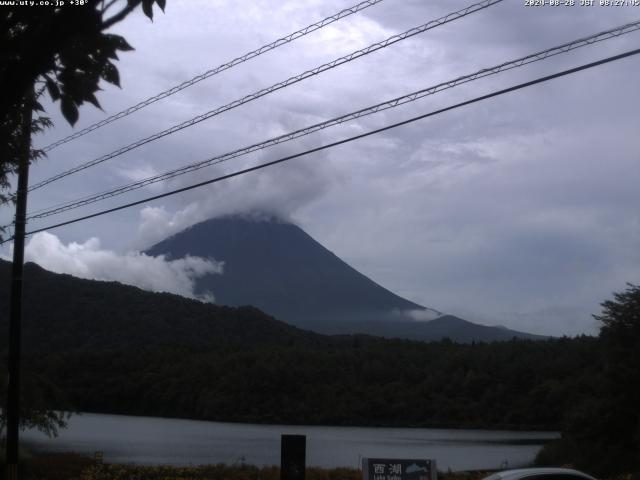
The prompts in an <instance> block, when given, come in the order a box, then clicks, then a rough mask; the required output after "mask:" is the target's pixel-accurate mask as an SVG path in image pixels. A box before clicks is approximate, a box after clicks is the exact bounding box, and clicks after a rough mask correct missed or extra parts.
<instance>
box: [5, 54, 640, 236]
mask: <svg viewBox="0 0 640 480" xmlns="http://www.w3.org/2000/svg"><path fill="white" fill-rule="evenodd" d="M639 53H640V48H639V49H635V50H630V51H627V52H624V53H621V54H619V55H614V56H611V57H607V58H604V59H602V60H598V61H596V62H591V63H587V64H584V65H581V66H579V67H575V68H571V69H568V70H563V71H561V72H558V73H554V74H552V75H547V76H544V77H540V78H537V79H535V80H531V81H528V82H524V83H520V84H518V85H515V86H512V87H509V88H505V89H502V90H498V91H495V92H493V93H489V94H487V95H482V96H480V97H476V98H473V99H471V100H467V101H464V102H461V103H457V104H455V105H451V106H449V107H446V108H441V109H438V110H435V111H432V112H429V113H425V114H423V115H418V116H417V117H413V118H410V119H408V120H403V121H401V122H397V123H394V124H391V125H387V126H385V127H382V128H377V129H375V130H370V131H369V132H365V133H362V134H360V135H355V136H352V137H349V138H345V139H343V140H339V141H337V142H332V143H329V144H326V145H322V146H320V147H316V148H312V149H309V150H305V151H304V152H300V153H296V154H294V155H289V156H286V157H282V158H279V159H277V160H273V161H270V162H266V163H262V164H259V165H255V166H253V167H249V168H245V169H243V170H239V171H236V172H233V173H229V174H226V175H222V176H219V177H216V178H212V179H210V180H206V181H204V182H200V183H196V184H193V185H189V186H187V187H182V188H178V189H176V190H172V191H169V192H165V193H161V194H159V195H154V196H152V197H147V198H144V199H142V200H137V201H135V202H130V203H126V204H124V205H120V206H117V207H113V208H108V209H106V210H102V211H99V212H96V213H92V214H90V215H84V216H82V217H78V218H74V219H72V220H67V221H65V222H61V223H57V224H54V225H49V226H47V227H43V228H38V229H35V230H31V231H30V232H27V234H26V235H33V234H34V233H38V232H43V231H45V230H52V229H54V228H59V227H63V226H65V225H70V224H73V223H77V222H80V221H84V220H88V219H91V218H95V217H99V216H102V215H106V214H108V213H113V212H117V211H119V210H124V209H126V208H130V207H134V206H136V205H141V204H143V203H147V202H150V201H153V200H158V199H160V198H165V197H169V196H172V195H176V194H178V193H182V192H186V191H189V190H193V189H195V188H199V187H202V186H205V185H210V184H213V183H217V182H221V181H223V180H227V179H229V178H233V177H237V176H240V175H244V174H246V173H249V172H253V171H256V170H260V169H263V168H267V167H271V166H273V165H277V164H280V163H283V162H287V161H289V160H293V159H295V158H299V157H303V156H306V155H309V154H311V153H315V152H319V151H322V150H326V149H329V148H333V147H336V146H338V145H342V144H345V143H349V142H353V141H355V140H359V139H362V138H365V137H369V136H371V135H375V134H378V133H382V132H385V131H387V130H391V129H394V128H397V127H400V126H403V125H408V124H410V123H413V122H416V121H418V120H422V119H425V118H428V117H433V116H435V115H439V114H441V113H444V112H448V111H451V110H455V109H457V108H460V107H464V106H467V105H471V104H473V103H477V102H480V101H483V100H487V99H490V98H494V97H497V96H499V95H504V94H506V93H510V92H514V91H516V90H521V89H523V88H526V87H530V86H533V85H537V84H540V83H544V82H547V81H550V80H553V79H556V78H560V77H563V76H566V75H570V74H573V73H577V72H580V71H582V70H587V69H589V68H593V67H596V66H599V65H604V64H606V63H610V62H613V61H616V60H621V59H623V58H627V57H630V56H632V55H637V54H639ZM10 240H12V239H11V238H9V239H7V240H5V241H3V242H1V243H0V245H1V244H3V243H6V242H8V241H10Z"/></svg>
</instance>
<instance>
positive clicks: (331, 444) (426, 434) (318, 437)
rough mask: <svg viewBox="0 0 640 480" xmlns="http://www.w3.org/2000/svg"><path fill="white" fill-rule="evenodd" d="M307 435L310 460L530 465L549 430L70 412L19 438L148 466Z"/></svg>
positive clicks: (267, 458) (266, 461) (269, 454)
mask: <svg viewBox="0 0 640 480" xmlns="http://www.w3.org/2000/svg"><path fill="white" fill-rule="evenodd" d="M282 434H299V435H300V434H301V435H306V436H307V464H308V465H310V466H319V467H357V466H358V464H359V462H360V459H361V458H362V457H380V458H425V459H426V458H432V459H436V461H437V465H438V468H439V469H440V470H446V469H449V468H450V469H451V470H472V469H485V468H486V469H493V468H500V466H501V465H504V462H507V464H508V466H509V467H516V466H522V465H525V464H528V463H530V462H531V461H532V460H533V459H534V457H535V455H536V453H537V452H538V450H539V449H540V447H541V446H542V445H543V444H544V443H545V442H547V441H549V440H550V439H553V438H556V437H557V435H556V434H554V433H549V432H510V431H490V430H445V429H425V428H415V429H414V428H360V427H310V426H284V425H254V424H234V423H216V422H202V421H195V420H177V419H166V418H152V417H130V416H122V415H97V414H82V415H74V416H73V417H72V418H71V420H70V421H69V428H68V429H66V430H63V431H61V432H60V436H59V437H58V438H55V439H49V438H47V437H45V436H44V435H42V434H40V433H38V432H25V433H24V434H23V436H22V438H23V439H24V440H25V442H28V443H29V444H31V445H33V446H34V447H36V448H40V449H46V450H50V451H74V452H80V453H91V454H93V452H95V451H102V452H104V461H105V462H113V463H136V464H145V465H159V464H170V465H201V464H210V463H229V464H232V463H236V462H240V461H244V462H245V463H249V464H254V465H277V464H278V463H279V461H280V435H282Z"/></svg>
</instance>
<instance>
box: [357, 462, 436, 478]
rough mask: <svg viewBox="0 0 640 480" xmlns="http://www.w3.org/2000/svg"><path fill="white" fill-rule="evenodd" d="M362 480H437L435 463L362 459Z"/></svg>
mask: <svg viewBox="0 0 640 480" xmlns="http://www.w3.org/2000/svg"><path fill="white" fill-rule="evenodd" d="M362 480H437V470H436V461H435V460H413V459H399V458H363V459H362Z"/></svg>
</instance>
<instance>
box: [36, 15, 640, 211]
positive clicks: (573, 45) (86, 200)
mask: <svg viewBox="0 0 640 480" xmlns="http://www.w3.org/2000/svg"><path fill="white" fill-rule="evenodd" d="M639 29H640V20H639V21H636V22H632V23H628V24H625V25H622V26H618V27H615V28H611V29H609V30H606V31H603V32H600V33H597V34H594V35H590V36H588V37H582V38H579V39H577V40H573V41H571V42H567V43H564V44H562V45H559V46H556V47H552V48H549V49H546V50H542V51H539V52H536V53H533V54H530V55H527V56H524V57H520V58H517V59H515V60H510V61H507V62H503V63H501V64H499V65H496V66H493V67H488V68H484V69H482V70H479V71H477V72H475V73H472V74H469V75H465V76H461V77H458V78H456V79H454V80H449V81H447V82H442V83H439V84H437V85H435V86H431V87H428V88H425V89H422V90H418V91H416V92H413V93H410V94H407V95H403V96H401V97H396V98H394V99H391V100H387V101H385V102H382V103H378V104H376V105H373V106H370V107H367V108H363V109H361V110H358V111H355V112H351V113H348V114H345V115H341V116H339V117H335V118H332V119H330V120H326V121H323V122H320V123H316V124H315V125H311V126H307V127H304V128H301V129H299V130H295V131H293V132H289V133H286V134H283V135H280V136H277V137H274V138H271V139H269V140H266V141H263V142H260V143H256V144H253V145H250V146H248V147H243V148H240V149H237V150H233V151H231V152H227V153H224V154H222V155H217V156H215V157H211V158H209V159H207V160H203V161H201V162H197V163H192V164H189V165H186V166H184V167H180V168H177V169H174V170H170V171H168V172H164V173H161V174H158V175H155V176H152V177H148V178H145V179H142V180H139V181H137V182H133V183H130V184H128V185H124V186H121V187H118V188H115V189H112V190H108V191H105V192H101V193H98V194H92V195H88V196H85V197H82V198H79V199H76V200H72V201H70V202H64V203H62V204H58V205H55V206H52V207H47V208H44V209H40V210H36V211H34V212H30V214H29V216H28V219H37V218H45V217H48V216H51V215H56V214H59V213H62V212H65V211H68V210H72V209H75V208H79V207H82V206H85V205H89V204H92V203H95V202H98V201H101V200H105V199H107V198H112V197H115V196H117V195H122V194H124V193H127V192H130V191H133V190H137V189H139V188H143V187H146V186H148V185H152V184H154V183H157V182H160V181H163V180H169V179H171V178H174V177H176V176H179V175H184V174H186V173H189V172H193V171H196V170H200V169H201V168H205V167H209V166H211V165H216V164H219V163H222V162H226V161H229V160H231V159H233V158H237V157H240V156H243V155H247V154H249V153H253V152H256V151H258V150H262V149H265V148H268V147H272V146H274V145H278V144H281V143H284V142H288V141H291V140H294V139H297V138H300V137H303V136H306V135H309V134H311V133H314V132H317V131H319V130H323V129H325V128H329V127H332V126H335V125H340V124H343V123H346V122H348V121H351V120H355V119H358V118H362V117H364V116H367V115H371V114H374V113H377V112H381V111H384V110H388V109H391V108H395V107H398V106H400V105H403V104H406V103H409V102H413V101H415V100H418V99H420V98H424V97H426V96H428V95H433V94H436V93H438V92H440V91H443V90H446V89H450V88H454V87H456V86H458V85H461V84H464V83H468V82H471V81H474V80H477V79H479V78H483V77H486V76H489V75H494V74H497V73H500V72H503V71H507V70H510V69H513V68H518V67H521V66H524V65H528V64H530V63H534V62H537V61H541V60H544V59H546V58H549V57H552V56H555V55H559V54H561V53H566V52H569V51H572V50H575V49H577V48H580V47H584V46H587V45H592V44H594V43H596V42H600V41H603V40H607V39H611V38H616V37H619V36H620V35H624V34H626V33H630V32H633V31H636V30H639Z"/></svg>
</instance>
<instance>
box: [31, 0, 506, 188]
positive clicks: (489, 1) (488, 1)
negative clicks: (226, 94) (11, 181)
mask: <svg viewBox="0 0 640 480" xmlns="http://www.w3.org/2000/svg"><path fill="white" fill-rule="evenodd" d="M502 1H503V0H484V1H482V2H479V3H475V4H473V5H470V6H468V7H466V8H463V9H461V10H458V11H456V12H452V13H449V14H447V15H445V16H444V17H441V18H438V19H437V20H432V21H430V22H428V23H425V24H423V25H420V26H418V27H414V28H411V29H409V30H407V31H406V32H403V33H400V34H398V35H393V36H391V37H389V38H387V39H386V40H383V41H382V42H377V43H374V44H372V45H369V46H368V47H366V48H363V49H360V50H356V51H355V52H353V53H350V54H349V55H345V56H343V57H340V58H338V59H336V60H333V61H332V62H329V63H325V64H324V65H321V66H319V67H316V68H314V69H312V70H307V71H306V72H303V73H301V74H300V75H296V76H293V77H290V78H288V79H287V80H284V81H282V82H278V83H276V84H274V85H272V86H270V87H267V88H263V89H262V90H258V91H257V92H254V93H252V94H249V95H246V96H244V97H242V98H240V99H238V100H234V101H233V102H231V103H228V104H226V105H223V106H221V107H218V108H216V109H214V110H211V111H209V112H206V113H203V114H201V115H198V116H197V117H194V118H192V119H191V120H187V121H185V122H182V123H180V124H178V125H174V126H173V127H170V128H168V129H166V130H163V131H161V132H158V133H155V134H153V135H151V136H149V137H146V138H144V139H142V140H138V141H137V142H134V143H132V144H130V145H127V146H125V147H122V148H119V149H118V150H115V151H113V152H111V153H108V154H106V155H103V156H101V157H98V158H96V159H94V160H90V161H88V162H85V163H82V164H81V165H78V166H76V167H74V168H71V169H69V170H67V171H65V172H62V173H59V174H57V175H54V176H53V177H50V178H47V179H45V180H42V181H41V182H38V183H36V184H34V185H32V186H31V187H29V191H33V190H36V189H38V188H42V187H44V186H45V185H48V184H50V183H52V182H55V181H57V180H60V179H61V178H64V177H67V176H69V175H72V174H74V173H77V172H80V171H82V170H85V169H87V168H90V167H93V166H95V165H98V164H100V163H102V162H105V161H107V160H110V159H112V158H115V157H117V156H119V155H122V154H124V153H127V152H130V151H131V150H134V149H136V148H138V147H141V146H142V145H146V144H147V143H150V142H153V141H154V140H158V139H159V138H162V137H166V136H167V135H171V134H173V133H176V132H178V131H180V130H182V129H185V128H187V127H191V126H193V125H195V124H197V123H200V122H202V121H204V120H207V119H209V118H211V117H214V116H216V115H220V114H221V113H224V112H227V111H229V110H231V109H234V108H236V107H239V106H240V105H243V104H245V103H248V102H251V101H253V100H256V99H258V98H260V97H263V96H265V95H268V94H270V93H273V92H275V91H277V90H280V89H283V88H285V87H288V86H290V85H293V84H295V83H298V82H300V81H302V80H305V79H307V78H309V77H313V76H315V75H318V74H320V73H322V72H325V71H327V70H330V69H332V68H335V67H337V66H339V65H342V64H345V63H348V62H351V61H352V60H355V59H357V58H360V57H363V56H365V55H368V54H370V53H372V52H375V51H377V50H381V49H383V48H386V47H388V46H390V45H393V44H395V43H397V42H400V41H402V40H406V39H407V38H410V37H413V36H415V35H418V34H420V33H424V32H426V31H427V30H431V29H433V28H436V27H439V26H441V25H444V24H447V23H449V22H452V21H454V20H458V19H460V18H463V17H465V16H467V15H470V14H472V13H475V12H477V11H480V10H483V9H485V8H488V7H490V6H491V5H495V4H496V3H500V2H502Z"/></svg>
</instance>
